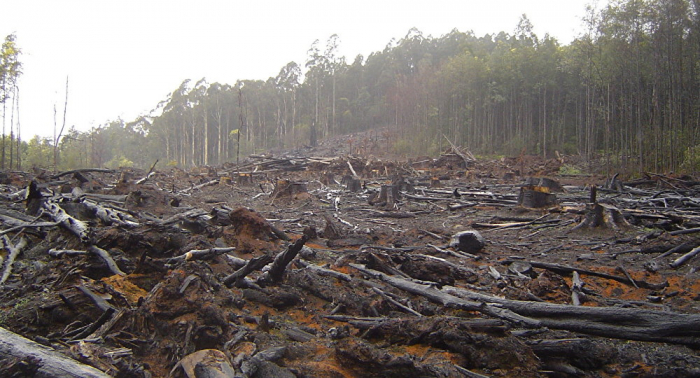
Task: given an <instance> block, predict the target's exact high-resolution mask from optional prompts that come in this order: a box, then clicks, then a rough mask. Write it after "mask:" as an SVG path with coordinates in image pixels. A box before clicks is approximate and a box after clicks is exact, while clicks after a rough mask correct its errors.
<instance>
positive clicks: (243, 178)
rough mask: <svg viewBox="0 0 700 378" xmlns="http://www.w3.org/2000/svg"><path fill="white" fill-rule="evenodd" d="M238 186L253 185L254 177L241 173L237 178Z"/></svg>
mask: <svg viewBox="0 0 700 378" xmlns="http://www.w3.org/2000/svg"><path fill="white" fill-rule="evenodd" d="M236 182H237V183H238V185H253V175H251V174H250V173H239V174H238V177H236Z"/></svg>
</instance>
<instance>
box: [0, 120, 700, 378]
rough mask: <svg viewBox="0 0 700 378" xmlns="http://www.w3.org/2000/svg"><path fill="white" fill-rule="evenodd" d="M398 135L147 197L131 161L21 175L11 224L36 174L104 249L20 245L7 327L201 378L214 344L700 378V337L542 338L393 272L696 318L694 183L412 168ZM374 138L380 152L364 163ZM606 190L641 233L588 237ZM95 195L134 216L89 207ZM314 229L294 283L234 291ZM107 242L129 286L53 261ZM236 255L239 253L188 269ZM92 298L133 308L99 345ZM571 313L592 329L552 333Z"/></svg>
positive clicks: (44, 239)
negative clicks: (459, 241)
mask: <svg viewBox="0 0 700 378" xmlns="http://www.w3.org/2000/svg"><path fill="white" fill-rule="evenodd" d="M386 135H387V134H386V133H384V134H380V133H372V134H364V135H354V136H347V137H343V138H336V139H334V140H328V141H324V142H323V143H322V144H321V145H320V146H318V147H315V148H305V149H302V150H297V151H290V152H284V153H282V152H273V153H271V154H270V155H266V156H258V157H249V158H248V159H246V161H245V162H243V163H241V166H240V167H235V166H223V167H212V168H202V169H193V170H191V171H183V170H179V169H176V168H163V169H156V171H155V172H156V173H155V175H153V176H151V177H150V178H149V179H148V180H146V181H145V182H143V183H140V184H137V183H136V181H137V180H138V179H140V178H143V177H145V176H146V172H144V171H140V170H132V169H122V170H119V171H113V172H84V173H82V174H83V175H84V176H86V177H88V178H89V181H88V182H80V181H79V180H78V179H77V178H75V177H76V176H74V175H70V174H69V175H64V176H61V177H56V176H53V177H52V175H50V174H48V173H45V172H44V173H41V172H32V173H23V172H7V173H6V174H5V183H4V185H3V187H2V189H3V193H4V199H3V200H2V204H1V207H2V209H3V214H5V216H9V215H12V214H16V213H12V211H16V212H21V213H25V206H26V204H25V201H23V198H17V197H15V196H13V194H16V193H18V192H19V191H20V190H21V189H22V188H25V187H27V186H28V185H29V183H30V181H31V180H35V181H36V182H37V183H38V184H40V186H42V185H43V189H42V190H43V193H44V196H45V197H54V198H55V197H57V196H59V195H60V193H61V192H63V193H64V194H63V197H64V200H63V202H62V203H65V208H66V211H67V212H68V213H70V214H71V215H73V216H74V217H75V218H76V219H79V220H82V221H84V222H86V224H87V225H88V226H89V230H90V242H89V243H85V242H83V241H81V240H80V239H79V238H78V237H76V235H75V234H74V233H72V232H71V231H69V230H67V229H66V228H65V227H60V226H54V227H49V226H46V227H36V228H33V227H27V228H21V229H20V230H15V231H10V232H6V233H4V235H5V236H6V237H7V241H9V242H10V243H11V244H12V245H15V244H16V243H18V241H19V240H20V238H25V240H26V241H27V246H26V247H25V248H24V249H23V250H22V252H21V254H20V255H19V256H18V257H17V259H16V260H15V261H14V264H13V266H12V270H11V274H10V275H9V276H8V278H7V280H6V282H4V284H2V285H1V286H0V310H1V312H0V326H2V327H4V328H6V329H9V330H11V331H13V332H15V333H17V334H20V335H23V336H25V337H27V338H29V339H32V340H35V341H37V342H39V343H41V344H44V345H48V346H51V347H53V348H55V349H57V350H59V351H62V352H64V353H66V354H68V355H70V356H72V357H73V358H75V359H77V360H79V361H81V362H82V363H85V364H88V365H92V366H94V367H96V368H98V369H100V370H102V371H104V372H105V373H107V374H108V375H111V376H117V377H147V376H152V377H166V376H169V374H172V375H171V376H174V377H184V376H187V374H188V373H187V372H186V369H184V368H183V367H182V366H183V364H182V362H181V361H183V358H185V356H187V355H190V354H191V353H193V352H195V351H199V350H208V349H214V350H218V351H221V352H223V353H224V354H225V356H226V359H227V360H228V363H229V364H230V365H231V366H232V367H233V369H234V370H235V372H236V374H237V376H241V377H243V376H249V377H277V376H280V377H284V376H290V377H294V376H296V377H406V376H415V377H461V376H471V377H477V376H494V377H495V376H503V377H512V376H520V377H540V376H554V377H566V376H586V377H588V376H590V377H671V376H677V377H690V376H698V375H700V368H698V367H699V366H700V357H699V356H698V351H697V348H698V347H699V346H700V342H699V341H698V340H699V339H700V338H698V337H697V336H696V335H695V333H697V332H698V329H700V328H695V329H691V328H689V329H687V332H685V333H683V332H682V331H681V332H680V333H679V334H670V333H669V334H662V335H658V334H657V333H655V332H656V330H655V329H654V328H653V327H649V330H648V335H650V337H652V336H653V337H657V336H658V337H657V338H656V339H655V340H657V341H649V340H644V339H645V336H643V334H644V333H645V332H646V331H642V332H641V333H640V334H641V335H642V336H639V337H635V338H630V337H628V336H627V335H626V334H624V333H622V332H621V333H619V334H615V333H614V332H613V334H604V333H605V332H603V331H599V332H598V331H596V332H592V331H591V328H586V327H587V326H588V325H589V324H595V322H596V321H597V320H590V319H587V318H585V317H572V318H570V319H558V318H555V319H547V322H548V323H546V324H549V326H534V325H533V324H534V323H532V322H529V320H528V319H535V318H536V319H539V318H538V316H535V315H532V314H530V315H523V314H522V313H520V315H521V316H523V317H525V318H527V319H525V320H523V321H516V320H513V317H512V316H511V315H503V316H500V315H497V314H498V312H496V310H494V309H498V308H501V307H503V306H506V305H495V306H494V305H493V303H494V302H493V301H494V300H493V299H489V300H486V299H483V300H481V302H482V304H483V306H484V307H483V309H481V310H480V309H478V308H477V309H472V308H470V307H465V306H462V305H454V304H452V305H450V304H447V305H446V304H445V303H444V302H443V303H440V301H439V300H438V299H436V298H431V297H429V296H426V295H421V294H417V293H416V292H415V291H413V292H411V291H410V290H407V289H405V288H404V289H401V288H399V287H397V286H396V285H394V284H391V281H388V280H387V279H386V278H385V276H390V277H394V278H396V279H400V280H403V281H401V282H410V283H412V284H415V285H418V287H420V288H421V290H423V289H425V290H427V292H431V293H432V292H440V293H446V292H449V290H450V289H452V288H456V289H464V290H468V291H470V292H473V293H477V294H482V295H485V296H491V297H496V298H503V299H509V300H518V301H523V302H524V303H532V304H539V303H545V304H546V303H549V304H561V305H568V306H569V307H570V308H577V307H578V308H612V309H637V310H640V311H642V310H643V311H647V310H648V311H650V314H651V313H653V314H658V313H668V314H686V315H688V316H694V315H697V314H698V313H699V311H698V309H699V304H698V300H700V281H699V278H700V273H699V272H698V260H697V259H690V260H688V261H687V262H684V263H682V264H680V265H678V266H677V267H673V266H671V265H670V264H671V263H672V262H674V261H675V260H676V259H678V257H680V256H681V255H682V254H683V253H672V254H670V255H668V256H664V257H659V256H661V255H662V254H663V253H664V252H667V251H669V250H670V249H672V248H673V247H676V246H679V245H682V244H684V243H685V244H687V245H688V246H690V247H689V248H690V249H692V248H695V247H697V246H698V245H700V238H699V237H698V234H697V233H687V234H684V233H680V232H677V231H680V230H687V229H693V228H695V227H698V223H699V222H700V215H698V214H700V212H699V211H698V210H699V209H700V196H698V189H700V186H698V183H697V182H696V181H694V180H693V179H692V178H690V177H674V176H664V175H647V176H646V177H644V178H643V180H628V181H627V182H626V183H623V184H621V186H615V185H611V182H610V179H611V177H606V176H601V175H594V174H581V175H576V176H562V175H560V174H559V172H560V167H561V165H562V164H568V165H572V166H575V165H577V164H578V162H577V160H576V159H575V158H573V157H560V158H558V159H547V160H545V159H542V158H541V157H534V156H520V157H514V158H502V159H476V160H475V161H469V162H466V163H465V161H464V159H463V158H462V157H460V156H459V155H457V154H454V153H450V151H449V149H447V150H446V153H445V154H443V155H442V156H441V157H440V158H438V159H432V158H427V157H425V158H417V159H416V158H413V159H404V158H401V157H396V156H390V155H388V154H383V153H382V152H381V151H382V149H383V148H384V145H385V144H386V141H385V140H383V139H382V137H386ZM360 140H364V141H365V143H364V144H363V146H365V147H364V148H363V149H362V150H357V148H356V147H353V145H355V146H357V145H358V144H359V143H358V142H357V141H360ZM367 146H369V148H367ZM353 171H354V173H353ZM355 175H356V178H357V179H359V180H360V182H361V187H360V189H359V190H358V191H356V192H352V191H349V190H347V189H346V188H347V185H346V184H345V183H344V181H345V180H347V179H348V178H353V176H355ZM531 177H538V178H539V177H547V178H550V179H553V180H555V181H556V182H558V183H559V184H560V185H561V190H553V191H552V194H554V195H556V199H557V203H556V205H554V206H548V207H546V208H538V209H533V208H526V207H523V206H520V205H518V196H519V194H520V191H521V188H522V187H523V185H524V183H525V182H526V180H527V179H528V178H531ZM620 182H621V181H620ZM390 185H394V186H399V191H398V196H394V195H390V197H389V199H388V200H387V198H384V199H383V200H378V198H380V197H378V194H379V193H380V192H381V189H382V186H390ZM594 185H595V186H597V187H598V188H600V189H599V190H598V195H597V198H596V201H597V202H599V203H602V204H606V205H607V206H609V207H614V208H615V209H617V210H619V211H620V214H622V215H623V216H624V221H623V222H608V223H603V224H602V225H590V224H588V225H584V227H579V228H576V226H577V225H579V224H581V222H584V221H586V218H587V216H588V213H587V211H588V209H589V206H590V205H589V202H590V190H591V187H592V186H594ZM75 188H80V189H81V192H76V191H75ZM620 189H622V190H620ZM71 190H73V192H72V194H71ZM389 190H391V189H389ZM455 190H456V193H455ZM50 192H51V193H50ZM91 194H93V195H108V196H114V197H111V199H105V198H106V197H100V198H98V197H90V195H91ZM118 196H124V197H123V198H118ZM86 199H90V200H94V201H95V202H96V203H99V204H100V205H102V206H104V207H106V208H113V209H118V210H119V211H121V212H123V213H124V214H129V215H130V216H131V217H132V218H133V219H134V220H135V222H136V223H137V225H132V226H125V225H119V224H111V225H109V224H105V222H104V221H102V220H100V219H97V218H95V216H94V214H90V213H89V212H88V213H85V212H81V211H79V210H70V208H71V204H72V206H73V207H74V208H76V209H77V208H79V206H77V205H76V204H79V203H80V201H81V200H86ZM370 203H372V204H370ZM8 214H9V215H8ZM178 216H181V217H180V218H178ZM38 219H40V220H41V221H42V222H49V221H51V220H50V219H49V218H47V216H46V215H45V214H44V215H41V216H40V217H38ZM3 226H4V227H3V229H5V230H7V229H9V228H10V227H12V225H10V224H9V223H8V222H7V221H3ZM305 230H306V231H305ZM465 230H475V231H478V232H479V233H480V234H481V235H482V237H483V239H484V240H485V246H484V247H483V248H482V249H480V250H479V251H477V252H473V253H471V252H470V253H466V252H463V251H459V248H458V247H456V246H452V247H450V239H451V237H452V236H453V235H454V234H456V233H457V232H460V231H465ZM305 232H306V233H307V236H308V241H306V239H305V248H304V249H303V250H301V251H300V252H299V253H298V255H297V256H296V257H295V259H294V260H293V261H292V262H291V263H290V264H289V265H288V266H287V267H286V270H285V273H284V276H283V279H282V281H281V282H272V281H270V280H269V279H267V278H265V274H266V273H264V272H263V271H266V270H268V269H269V266H268V267H267V268H263V269H262V270H259V269H256V270H255V271H253V272H252V273H250V274H248V275H247V277H245V278H246V279H244V280H238V281H236V284H235V285H226V284H225V282H226V278H227V277H229V276H230V275H231V274H233V273H234V272H236V271H237V270H238V269H240V268H241V265H240V264H241V261H243V262H246V261H250V260H251V259H253V258H256V257H260V256H264V255H270V256H271V257H274V256H276V255H278V254H279V253H281V252H283V251H285V250H286V249H287V248H288V247H289V245H290V244H291V243H294V242H295V241H297V240H299V239H300V238H302V235H304V233H305ZM285 237H288V239H289V240H285ZM88 244H91V245H95V246H98V247H99V248H101V249H103V250H105V251H108V253H109V254H110V256H111V257H112V258H113V259H114V262H115V263H116V265H117V266H118V267H119V269H120V270H121V271H123V272H124V273H125V275H119V274H115V273H114V271H113V270H111V269H110V267H109V266H108V264H107V263H106V262H105V261H104V260H103V259H101V258H100V257H98V256H96V255H95V254H91V253H85V254H64V255H62V256H60V257H52V256H51V255H49V253H48V251H49V250H50V249H58V250H83V251H85V250H87V247H88ZM227 247H233V248H235V250H231V251H228V252H225V253H218V252H217V253H212V254H211V255H209V256H208V257H207V258H205V259H199V258H193V257H190V256H191V255H187V256H183V255H185V253H187V252H189V251H193V250H207V249H211V248H227ZM687 249H688V248H686V249H685V252H687ZM7 256H8V253H7V252H5V253H4V258H5V260H7V258H6V257H7ZM178 256H181V257H180V258H179V259H178V258H177V257H178ZM562 266H563V267H567V268H572V269H573V270H574V271H576V274H573V272H572V271H571V270H566V269H561V267H562ZM314 267H315V268H314ZM3 268H4V267H3ZM4 269H6V268H4ZM3 271H4V270H3ZM375 272H379V273H381V274H383V275H384V276H382V275H380V274H379V273H375ZM591 272H592V273H600V274H601V275H603V276H600V275H596V274H592V273H591ZM605 274H607V275H608V276H605ZM611 276H613V277H615V278H616V279H612V278H610V277H611ZM574 277H578V279H580V281H581V282H582V286H580V287H579V286H577V281H576V280H577V279H576V278H574ZM228 286H231V287H228ZM85 289H88V290H89V291H90V292H92V293H93V294H95V296H96V297H99V298H102V299H103V300H104V301H105V302H106V303H107V306H109V307H112V308H114V309H115V310H116V311H115V314H114V315H113V316H111V317H110V318H109V320H107V321H106V323H104V324H102V325H101V326H100V327H98V328H97V329H96V330H94V331H93V332H90V333H89V334H84V332H83V333H80V332H79V330H81V327H85V326H89V325H91V324H94V323H95V322H96V321H97V320H98V319H99V318H100V316H101V315H103V314H104V313H105V310H104V308H101V307H100V306H99V305H98V303H97V302H98V301H96V299H95V298H94V297H91V296H89V295H86V294H85ZM430 290H433V291H430ZM574 296H576V297H577V300H578V301H579V302H580V306H574V305H573V303H572V301H573V300H574V299H573V298H574ZM472 299H473V298H472ZM477 302H479V301H477ZM519 303H520V302H519ZM487 305H488V306H487ZM487 307H488V309H487ZM567 308H568V307H567ZM512 311H514V312H517V311H516V310H512ZM670 316H671V315H669V319H670ZM689 319H690V320H691V321H695V318H694V317H691V318H689ZM557 320H561V321H562V323H563V322H564V320H567V321H570V322H571V323H574V324H579V325H581V327H580V328H578V330H574V329H572V328H573V327H571V326H567V327H564V326H562V327H561V328H556V327H553V326H551V325H552V324H558V323H556V321H557ZM610 322H611V323H612V324H613V325H619V326H621V327H622V326H624V327H627V326H629V327H633V326H635V324H629V323H630V322H632V321H628V320H625V319H624V318H620V319H619V321H618V320H614V319H610ZM538 324H539V323H538ZM543 324H544V323H543ZM690 324H698V323H692V322H691V323H690ZM76 335H80V337H78V338H76ZM276 348H278V349H276ZM21 360H22V359H21V358H15V359H13V358H7V357H6V356H5V358H1V359H0V371H5V373H0V375H2V376H23V375H22V374H24V373H22V372H23V371H24V372H26V371H27V370H22V368H21V365H22V364H21V363H20V362H21ZM25 362H26V361H25ZM178 363H180V365H178ZM25 365H26V364H25ZM3 369H4V370H3ZM171 371H172V372H171ZM190 374H194V373H192V372H190ZM25 376H26V374H25ZM192 376H194V375H192Z"/></svg>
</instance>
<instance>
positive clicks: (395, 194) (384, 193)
mask: <svg viewBox="0 0 700 378" xmlns="http://www.w3.org/2000/svg"><path fill="white" fill-rule="evenodd" d="M399 199H401V192H400V191H399V187H398V186H396V185H382V187H381V189H380V190H379V193H378V194H376V193H375V195H373V196H371V197H370V198H369V204H370V205H380V206H387V207H391V206H394V204H395V203H396V201H397V200H399Z"/></svg>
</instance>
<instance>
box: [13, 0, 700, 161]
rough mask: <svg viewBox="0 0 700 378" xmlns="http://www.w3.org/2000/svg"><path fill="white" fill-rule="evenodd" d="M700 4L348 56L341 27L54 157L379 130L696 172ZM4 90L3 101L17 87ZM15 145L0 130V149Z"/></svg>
mask: <svg viewBox="0 0 700 378" xmlns="http://www.w3.org/2000/svg"><path fill="white" fill-rule="evenodd" d="M699 9H700V0H655V1H650V0H611V1H610V2H609V3H608V4H607V5H606V6H605V7H604V8H602V9H599V10H597V9H594V8H592V7H587V9H586V13H585V16H584V17H583V23H582V25H583V29H584V30H582V31H581V33H580V35H579V37H577V38H576V39H575V40H574V41H572V42H571V43H570V44H568V45H562V44H560V43H559V42H558V41H557V39H556V38H553V37H551V36H549V35H544V36H537V35H536V34H535V33H534V32H533V25H532V24H531V23H530V21H529V20H528V19H527V17H526V16H525V15H523V17H522V18H521V19H520V21H519V23H518V25H517V27H516V28H515V31H514V32H512V33H506V32H500V33H498V34H488V35H484V36H476V35H474V33H472V32H461V31H458V30H456V29H455V30H453V31H451V32H450V33H447V34H445V35H443V36H440V37H433V36H426V35H424V34H423V33H422V32H421V31H419V30H417V29H411V30H409V31H408V33H407V34H406V35H405V36H404V37H403V38H401V39H399V40H392V41H389V43H388V44H387V45H386V47H385V48H384V49H383V50H381V51H376V52H373V53H371V54H370V55H369V56H367V57H364V56H361V55H358V56H357V57H355V59H354V60H353V61H352V62H349V61H346V58H345V57H343V56H340V55H339V53H338V50H339V46H340V43H341V41H340V38H339V37H338V36H337V35H333V36H331V37H330V38H328V40H326V41H325V42H324V43H322V42H320V41H318V40H317V41H315V42H314V43H313V44H312V45H311V46H310V48H309V50H308V54H307V59H306V61H305V62H304V63H303V64H299V63H297V62H290V63H288V64H287V65H285V66H284V67H282V68H281V69H280V71H279V73H278V74H277V75H276V76H274V77H270V78H268V79H267V80H239V81H237V82H236V83H233V84H223V83H209V82H207V81H206V80H205V79H201V80H199V81H197V82H192V81H190V80H185V81H184V82H182V83H181V84H180V85H179V86H178V87H177V88H176V89H175V90H174V91H172V92H171V93H170V94H169V95H168V96H167V97H166V98H165V99H164V100H163V101H161V102H160V103H159V104H157V105H156V106H155V108H154V109H153V110H152V111H151V112H150V113H149V114H147V115H142V116H140V117H138V118H137V119H136V120H133V121H129V122H126V121H124V120H121V119H118V120H115V121H112V122H108V123H106V124H104V125H101V126H99V127H96V128H93V129H91V130H89V131H77V130H76V129H75V128H72V129H70V130H69V131H68V132H67V133H66V134H65V135H64V136H63V137H62V138H61V140H60V141H59V142H58V151H59V152H60V159H58V162H57V164H58V165H59V166H60V167H63V168H75V167H81V166H118V165H136V166H141V167H148V166H150V165H151V164H152V163H153V161H155V160H156V159H160V161H165V162H167V163H168V164H171V165H177V166H180V167H190V166H196V165H216V164H222V163H225V162H235V161H236V159H237V157H238V156H245V155H247V154H251V153H259V152H262V151H267V150H275V149H294V148H300V147H303V146H307V145H314V144H315V143H317V141H318V140H321V139H322V138H326V137H329V136H334V135H340V134H346V133H352V132H357V131H365V130H372V129H376V128H380V127H381V128H383V130H387V132H388V133H389V135H390V137H391V140H392V141H393V144H392V146H390V148H391V149H392V152H394V153H397V154H403V155H417V154H420V155H436V154H438V153H439V152H440V151H442V150H443V149H444V148H445V147H446V146H445V144H446V143H447V141H446V139H449V140H451V141H453V142H454V143H455V144H458V145H462V146H465V147H467V148H469V149H470V150H471V151H472V152H473V153H476V154H482V155H509V156H515V155H520V154H540V155H542V156H545V157H549V156H554V155H555V154H556V153H557V152H558V153H561V154H570V155H573V154H576V155H580V156H581V157H582V158H583V159H585V161H588V162H597V163H603V164H604V167H607V169H609V170H617V171H623V172H642V171H665V172H668V171H685V172H697V171H700V17H699V14H698V10H699ZM3 62H4V61H3ZM3 64H4V63H3ZM2 72H5V71H2ZM1 83H2V88H3V89H2V90H3V92H2V93H3V94H5V93H6V89H5V88H6V87H5V85H6V84H5V83H8V85H9V84H10V83H11V80H9V79H5V76H3V79H2V82H1ZM9 97H12V96H9ZM0 99H3V104H4V103H5V101H4V100H5V97H0ZM3 109H4V108H3ZM5 116H6V114H5V112H4V110H3V119H5ZM3 125H4V124H3ZM13 138H16V136H14V135H13V134H12V133H10V135H9V136H8V135H6V134H5V132H4V129H3V139H2V141H3V146H5V143H4V142H5V141H6V140H7V143H8V144H9V145H12V141H13V140H14V139H13ZM53 144H54V143H53V141H51V140H42V139H41V138H38V137H35V138H34V139H32V140H30V141H29V142H26V143H25V142H22V143H21V146H20V148H19V149H20V150H21V151H19V152H20V154H21V155H22V161H23V164H24V165H25V166H27V165H30V166H49V165H51V163H52V162H51V159H50V157H51V154H50V153H48V152H47V151H50V150H51V149H52V148H53ZM9 151H12V148H10V149H9ZM10 153H11V152H10ZM15 154H17V152H15ZM6 155H7V151H5V150H4V147H3V153H2V159H3V164H4V162H5V161H6V159H10V160H11V158H10V157H6ZM3 166H4V165H3Z"/></svg>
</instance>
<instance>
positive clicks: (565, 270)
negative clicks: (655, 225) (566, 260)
mask: <svg viewBox="0 0 700 378" xmlns="http://www.w3.org/2000/svg"><path fill="white" fill-rule="evenodd" d="M513 262H515V260H505V261H503V263H504V264H512V263H513ZM528 263H529V264H530V265H532V266H533V267H535V268H541V269H547V270H551V271H553V272H555V273H558V274H573V273H574V272H578V274H586V275H589V276H595V277H601V278H607V279H611V280H615V281H617V282H622V283H624V284H627V285H632V286H635V287H638V288H639V287H641V288H644V289H649V290H661V289H663V288H665V287H666V286H668V283H667V282H663V283H658V284H655V283H650V282H646V281H640V280H635V279H632V278H631V277H629V276H628V275H626V276H625V277H621V276H616V275H613V274H608V273H602V272H596V271H594V270H589V269H581V268H576V267H573V266H567V265H561V264H553V263H544V262H537V261H528Z"/></svg>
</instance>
